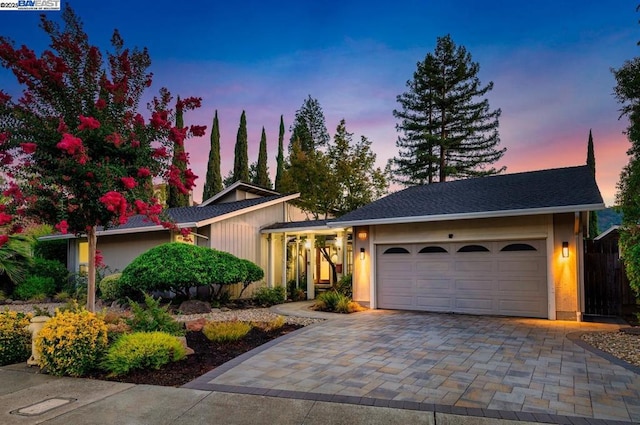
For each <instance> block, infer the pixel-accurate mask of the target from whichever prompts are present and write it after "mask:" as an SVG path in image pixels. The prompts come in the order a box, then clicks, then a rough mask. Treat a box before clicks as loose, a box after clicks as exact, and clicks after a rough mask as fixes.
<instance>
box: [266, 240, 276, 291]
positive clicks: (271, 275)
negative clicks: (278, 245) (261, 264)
mask: <svg viewBox="0 0 640 425" xmlns="http://www.w3.org/2000/svg"><path fill="white" fill-rule="evenodd" d="M267 243H268V245H269V259H268V262H269V264H268V266H267V286H268V287H269V288H273V286H274V283H275V279H274V269H275V266H276V261H275V255H274V249H275V239H274V237H273V234H271V233H270V234H269V235H268V236H267Z"/></svg>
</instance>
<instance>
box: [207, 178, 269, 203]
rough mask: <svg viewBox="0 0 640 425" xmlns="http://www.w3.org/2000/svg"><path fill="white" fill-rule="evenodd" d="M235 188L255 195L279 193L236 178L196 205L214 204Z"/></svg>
mask: <svg viewBox="0 0 640 425" xmlns="http://www.w3.org/2000/svg"><path fill="white" fill-rule="evenodd" d="M236 190H242V191H244V192H248V193H252V194H254V195H257V196H273V195H279V194H280V193H278V192H276V191H274V190H271V189H267V188H265V187H261V186H256V185H255V184H251V183H246V182H243V181H241V180H238V181H237V182H235V183H233V184H232V185H231V186H228V187H226V188H224V189H223V190H221V191H220V192H218V193H216V194H215V195H213V196H212V197H211V198H209V199H207V200H205V201H203V202H202V203H201V204H200V205H198V206H199V207H205V206H207V205H211V204H215V203H216V202H217V201H218V200H220V199H221V198H224V197H225V196H226V195H227V194H229V193H231V192H235V191H236Z"/></svg>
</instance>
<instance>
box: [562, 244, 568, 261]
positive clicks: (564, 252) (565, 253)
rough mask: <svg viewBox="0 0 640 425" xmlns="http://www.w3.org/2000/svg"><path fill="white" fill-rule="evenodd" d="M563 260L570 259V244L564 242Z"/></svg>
mask: <svg viewBox="0 0 640 425" xmlns="http://www.w3.org/2000/svg"><path fill="white" fill-rule="evenodd" d="M562 258H569V242H562Z"/></svg>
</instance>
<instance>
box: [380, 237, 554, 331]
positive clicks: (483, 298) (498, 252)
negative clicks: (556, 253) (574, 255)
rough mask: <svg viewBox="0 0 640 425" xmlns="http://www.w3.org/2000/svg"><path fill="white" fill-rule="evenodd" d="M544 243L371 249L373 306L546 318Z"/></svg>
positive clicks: (475, 243) (449, 244)
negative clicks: (374, 279)
mask: <svg viewBox="0 0 640 425" xmlns="http://www.w3.org/2000/svg"><path fill="white" fill-rule="evenodd" d="M546 264H547V256H546V242H545V240H543V239H539V240H511V241H482V242H446V243H410V244H380V245H376V282H377V283H376V285H377V288H376V293H377V306H378V307H379V308H386V309H400V310H422V311H434V312H453V313H466V314H490V315H503V316H522V317H540V318H547V317H548V307H547V297H548V296H547V266H546Z"/></svg>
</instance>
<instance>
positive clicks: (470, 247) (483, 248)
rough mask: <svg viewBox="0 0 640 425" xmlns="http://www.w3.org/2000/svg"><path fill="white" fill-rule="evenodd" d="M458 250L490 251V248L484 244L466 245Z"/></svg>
mask: <svg viewBox="0 0 640 425" xmlns="http://www.w3.org/2000/svg"><path fill="white" fill-rule="evenodd" d="M458 252H489V249H488V248H487V247H486V246H482V245H465V246H463V247H462V248H460V249H459V250H458Z"/></svg>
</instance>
